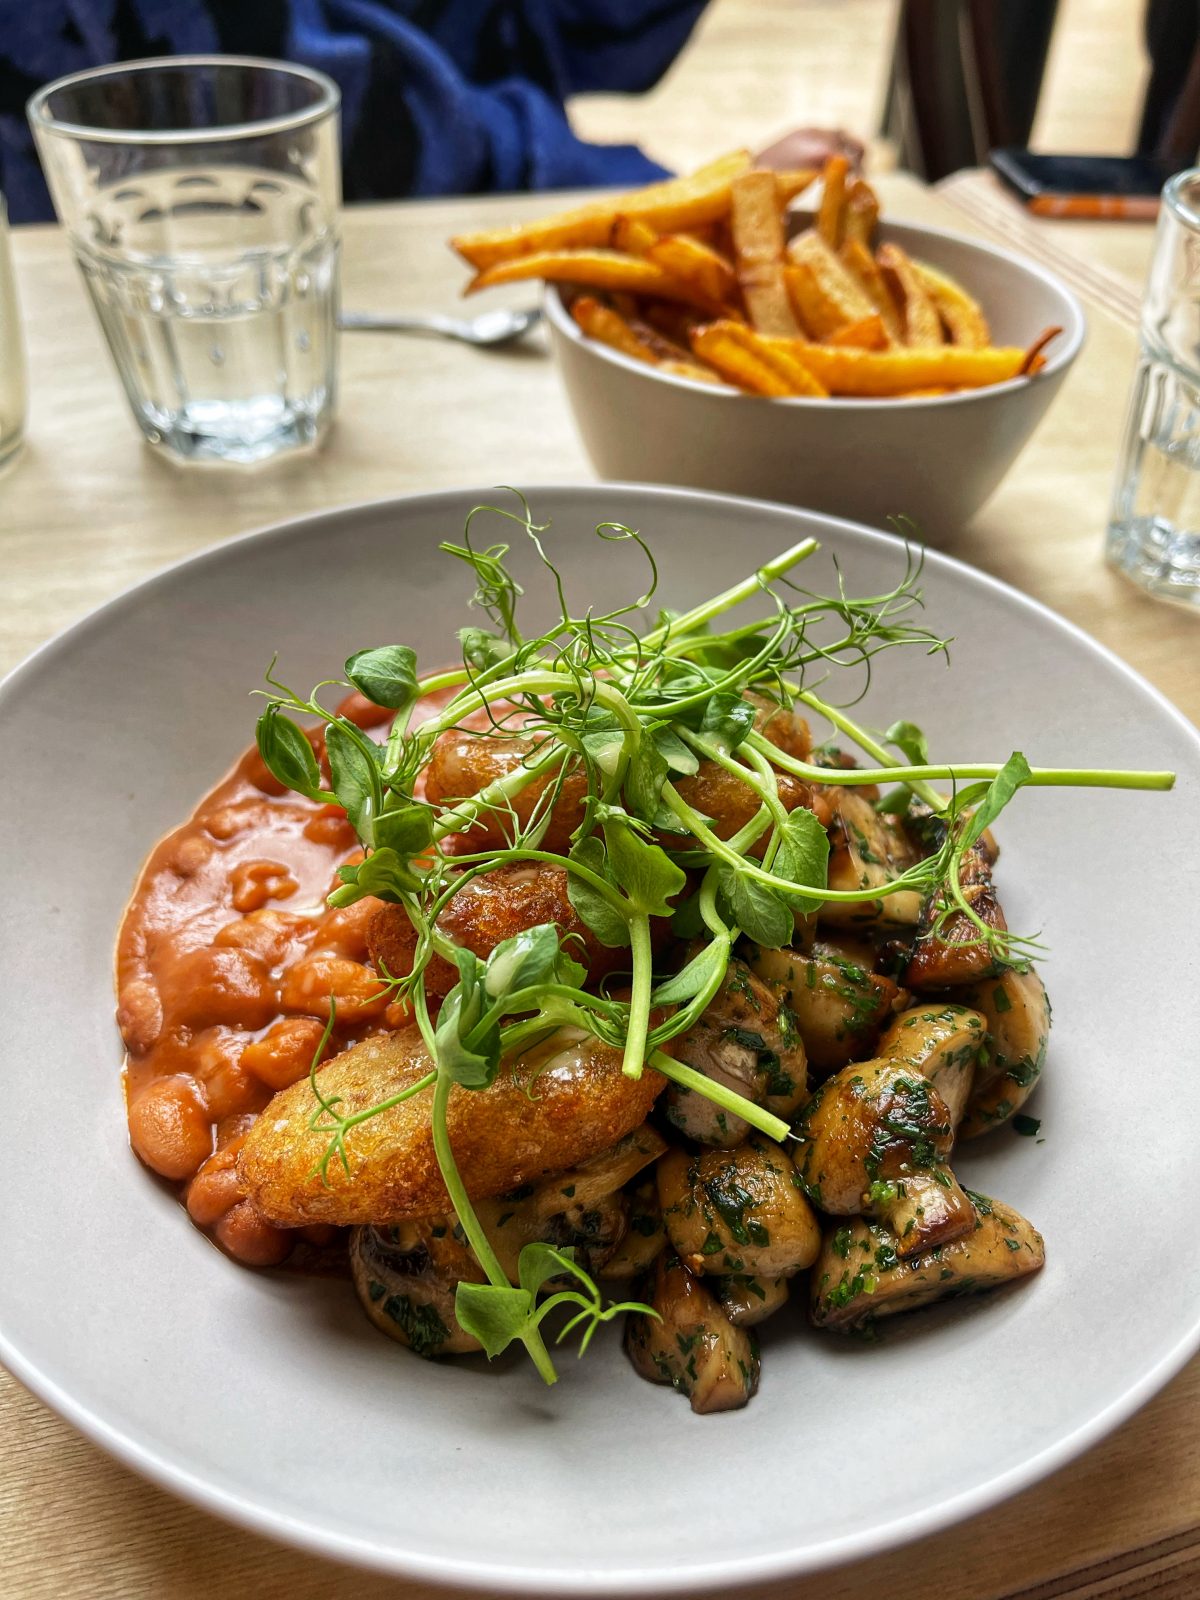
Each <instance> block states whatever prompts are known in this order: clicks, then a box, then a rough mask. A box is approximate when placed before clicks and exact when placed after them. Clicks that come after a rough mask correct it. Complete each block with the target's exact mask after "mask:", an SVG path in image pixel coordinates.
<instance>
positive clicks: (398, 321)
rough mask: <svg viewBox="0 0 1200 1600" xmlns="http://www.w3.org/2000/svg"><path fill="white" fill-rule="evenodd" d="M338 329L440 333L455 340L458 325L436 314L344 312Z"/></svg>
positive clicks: (347, 330) (348, 330)
mask: <svg viewBox="0 0 1200 1600" xmlns="http://www.w3.org/2000/svg"><path fill="white" fill-rule="evenodd" d="M338 327H339V328H341V329H342V330H343V331H344V332H347V333H350V332H355V331H358V330H364V331H365V332H367V333H440V334H444V335H447V336H449V337H450V338H452V339H453V338H455V337H456V336H457V335H458V332H459V330H458V327H457V325H456V324H455V323H454V322H453V321H452V320H451V319H450V318H448V317H445V318H443V317H439V316H437V315H435V314H432V313H431V314H428V315H425V316H419V317H418V316H402V315H395V314H393V315H391V316H377V315H376V314H375V313H374V312H371V311H343V312H342V313H341V314H340V315H339V317H338Z"/></svg>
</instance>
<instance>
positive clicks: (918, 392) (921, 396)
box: [892, 384, 954, 400]
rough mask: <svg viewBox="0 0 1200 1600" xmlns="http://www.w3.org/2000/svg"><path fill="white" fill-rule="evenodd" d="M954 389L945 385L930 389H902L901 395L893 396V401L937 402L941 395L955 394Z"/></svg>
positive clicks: (936, 385)
mask: <svg viewBox="0 0 1200 1600" xmlns="http://www.w3.org/2000/svg"><path fill="white" fill-rule="evenodd" d="M953 393H954V390H953V389H948V388H947V387H946V386H945V385H944V384H941V385H938V384H935V385H934V386H933V387H932V388H930V389H901V391H900V393H899V394H896V395H893V396H892V399H893V400H936V399H937V398H938V397H939V395H943V394H953Z"/></svg>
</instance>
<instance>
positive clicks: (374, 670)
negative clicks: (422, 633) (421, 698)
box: [346, 644, 418, 711]
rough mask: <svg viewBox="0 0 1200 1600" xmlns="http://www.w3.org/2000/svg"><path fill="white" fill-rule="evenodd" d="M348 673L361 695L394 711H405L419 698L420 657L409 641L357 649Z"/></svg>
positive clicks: (351, 659) (348, 663) (348, 665)
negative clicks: (418, 670)
mask: <svg viewBox="0 0 1200 1600" xmlns="http://www.w3.org/2000/svg"><path fill="white" fill-rule="evenodd" d="M346 676H347V678H349V680H350V682H351V683H352V684H353V685H354V687H355V688H356V689H357V690H358V692H359V693H360V694H365V695H366V697H367V699H368V700H371V701H373V702H374V703H375V704H376V705H377V706H387V707H388V708H389V710H391V711H403V710H406V709H407V708H408V707H409V706H410V705H412V703H413V701H414V700H415V699H416V698H417V692H418V691H417V657H416V653H415V652H414V651H412V650H410V649H409V648H408V646H407V645H406V644H385V645H380V646H378V647H377V648H376V649H374V650H356V651H355V653H354V654H353V655H352V656H351V657H350V659H349V661H347V663H346Z"/></svg>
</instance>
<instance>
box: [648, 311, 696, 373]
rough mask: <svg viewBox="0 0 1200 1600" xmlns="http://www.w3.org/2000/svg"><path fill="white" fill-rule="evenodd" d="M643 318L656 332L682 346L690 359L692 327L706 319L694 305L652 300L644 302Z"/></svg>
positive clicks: (672, 342)
mask: <svg viewBox="0 0 1200 1600" xmlns="http://www.w3.org/2000/svg"><path fill="white" fill-rule="evenodd" d="M641 320H642V321H643V322H644V323H646V324H647V325H648V326H649V327H650V328H652V329H653V331H654V332H655V333H657V334H661V336H662V337H663V338H664V339H666V340H668V341H669V342H670V343H671V344H673V345H676V346H678V347H680V349H681V350H682V352H683V354H684V355H685V356H686V357H687V358H688V359H689V360H690V352H691V348H692V342H691V341H692V329H693V328H695V327H696V325H697V324H698V323H699V322H701V321H703V320H706V319H704V318H702V317H700V315H699V314H698V313H697V311H696V309H695V307H694V306H687V305H683V304H681V303H679V302H677V301H667V300H650V301H646V302H644V303H643V304H642V307H641Z"/></svg>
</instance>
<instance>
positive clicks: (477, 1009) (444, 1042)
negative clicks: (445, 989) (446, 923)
mask: <svg viewBox="0 0 1200 1600" xmlns="http://www.w3.org/2000/svg"><path fill="white" fill-rule="evenodd" d="M454 959H455V961H456V962H457V963H458V971H459V980H458V982H457V983H456V984H455V986H454V988H453V989H451V991H450V993H449V994H448V995H447V996H446V998H445V1000H444V1001H443V1003H442V1009H441V1011H440V1012H439V1013H438V1020H437V1027H436V1029H435V1030H434V1035H433V1042H434V1048H435V1051H436V1054H437V1064H438V1067H439V1069H440V1070H441V1071H444V1072H446V1073H448V1074H449V1075H450V1077H451V1078H453V1080H454V1082H455V1083H459V1084H461V1085H462V1086H463V1088H464V1089H486V1088H487V1086H488V1084H490V1083H491V1082H492V1081H493V1080H494V1078H495V1076H496V1073H497V1072H498V1071H499V1069H500V1029H499V1027H498V1026H497V1025H496V1024H495V1023H492V1024H491V1025H490V1026H488V1027H486V1028H483V1027H481V1023H482V1021H483V1013H484V1007H485V1004H486V998H487V997H486V993H485V990H484V985H483V975H484V965H483V962H482V961H480V959H479V957H478V956H477V955H475V954H474V953H473V952H472V951H470V950H456V951H455V952H454Z"/></svg>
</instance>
